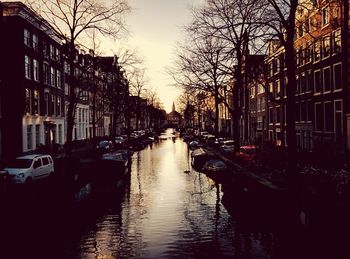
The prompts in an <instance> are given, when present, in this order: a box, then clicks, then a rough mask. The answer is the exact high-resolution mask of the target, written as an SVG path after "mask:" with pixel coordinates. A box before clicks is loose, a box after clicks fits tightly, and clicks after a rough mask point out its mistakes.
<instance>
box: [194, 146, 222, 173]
mask: <svg viewBox="0 0 350 259" xmlns="http://www.w3.org/2000/svg"><path fill="white" fill-rule="evenodd" d="M211 159H217V156H216V155H215V154H214V153H212V152H211V151H209V150H207V149H204V148H198V149H195V150H193V151H192V153H191V164H192V167H193V168H194V169H196V170H202V169H203V167H204V165H205V163H206V162H207V161H209V160H211Z"/></svg>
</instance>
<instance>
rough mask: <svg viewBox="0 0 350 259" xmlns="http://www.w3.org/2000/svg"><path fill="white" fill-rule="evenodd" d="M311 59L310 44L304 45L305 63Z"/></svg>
mask: <svg viewBox="0 0 350 259" xmlns="http://www.w3.org/2000/svg"><path fill="white" fill-rule="evenodd" d="M311 61H312V53H311V48H310V46H306V47H305V63H306V64H307V63H310V62H311Z"/></svg>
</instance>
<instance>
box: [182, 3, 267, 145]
mask: <svg viewBox="0 0 350 259" xmlns="http://www.w3.org/2000/svg"><path fill="white" fill-rule="evenodd" d="M260 5H262V3H259V2H258V1H255V0H207V1H206V5H204V6H203V7H200V8H198V9H195V10H194V12H193V16H194V20H193V22H192V23H191V24H190V25H189V26H188V27H187V28H186V29H187V31H188V32H190V33H191V35H192V38H191V40H192V42H197V41H199V42H201V45H199V46H206V45H207V46H208V47H209V48H201V49H202V50H204V51H202V52H201V54H200V55H199V56H201V55H203V53H205V54H208V55H209V56H210V57H211V58H212V59H211V60H210V59H208V58H206V60H205V61H206V62H207V64H209V65H210V64H211V65H214V66H213V67H212V68H214V70H212V71H211V72H214V71H215V72H214V73H212V74H213V75H214V74H216V75H220V76H222V77H223V78H224V80H222V82H219V81H218V80H217V79H214V78H215V77H211V78H210V77H209V78H210V79H211V80H204V82H203V80H197V83H196V84H193V83H192V84H191V85H192V87H193V86H197V87H199V88H202V90H204V91H206V90H208V89H211V91H209V92H212V94H213V96H217V97H216V99H217V101H221V102H223V103H224V104H225V105H226V106H227V107H228V109H229V110H230V112H231V113H232V117H233V125H234V140H235V142H236V145H235V148H236V151H238V150H239V143H240V132H239V119H240V115H241V107H240V105H239V92H240V91H243V76H242V73H243V68H244V67H243V61H244V55H246V54H247V53H248V44H249V43H250V42H254V39H255V38H257V37H258V35H259V32H258V31H257V26H256V24H255V23H254V22H253V21H255V20H256V19H258V18H259V17H260V15H261V6H260ZM203 43H205V44H203ZM208 43H209V44H208ZM197 45H198V44H197ZM208 50H211V51H212V52H211V53H210V51H208ZM189 52H190V53H191V52H192V53H193V51H191V50H189ZM215 54H217V55H215ZM197 55H198V53H197ZM180 57H181V54H180ZM187 59H188V63H189V64H192V62H191V61H192V60H193V57H191V56H190V57H189V58H187ZM213 61H214V62H213ZM202 64H203V63H202ZM209 65H207V66H204V67H205V69H204V71H203V69H202V70H201V71H202V73H201V74H200V76H196V77H197V79H198V78H202V76H203V75H205V74H206V73H207V72H208V71H209V69H208V66H209ZM196 69H197V68H196ZM181 72H183V73H185V78H186V79H192V78H193V75H188V74H186V73H187V71H186V69H185V67H184V69H182V71H181ZM228 78H231V80H228ZM232 78H233V79H232ZM213 79H214V80H213ZM208 81H209V82H210V81H211V82H210V83H211V84H212V85H213V86H214V87H213V88H211V87H208ZM230 82H231V84H230ZM232 83H233V84H232ZM227 85H228V86H231V85H232V88H231V90H232V98H233V107H231V104H230V102H227V98H225V97H224V96H222V95H221V96H220V91H219V89H220V88H222V87H224V86H226V87H227ZM216 116H217V115H216Z"/></svg>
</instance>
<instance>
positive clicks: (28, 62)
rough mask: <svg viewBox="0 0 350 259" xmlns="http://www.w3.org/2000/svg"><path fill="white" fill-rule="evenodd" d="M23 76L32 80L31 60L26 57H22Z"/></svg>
mask: <svg viewBox="0 0 350 259" xmlns="http://www.w3.org/2000/svg"><path fill="white" fill-rule="evenodd" d="M24 75H25V77H26V78H28V79H31V78H32V75H31V60H30V58H29V57H28V56H27V55H25V56H24Z"/></svg>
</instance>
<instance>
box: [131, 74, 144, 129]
mask: <svg viewBox="0 0 350 259" xmlns="http://www.w3.org/2000/svg"><path fill="white" fill-rule="evenodd" d="M145 73H146V70H145V69H144V68H143V69H141V68H136V69H134V70H133V71H132V72H131V74H130V92H131V93H132V94H133V95H134V96H136V107H135V108H136V110H135V115H136V130H138V129H139V121H140V116H141V97H142V95H143V94H144V93H145V91H146V87H147V83H148V79H147V78H146V74H145Z"/></svg>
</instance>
